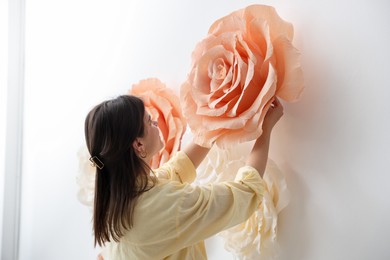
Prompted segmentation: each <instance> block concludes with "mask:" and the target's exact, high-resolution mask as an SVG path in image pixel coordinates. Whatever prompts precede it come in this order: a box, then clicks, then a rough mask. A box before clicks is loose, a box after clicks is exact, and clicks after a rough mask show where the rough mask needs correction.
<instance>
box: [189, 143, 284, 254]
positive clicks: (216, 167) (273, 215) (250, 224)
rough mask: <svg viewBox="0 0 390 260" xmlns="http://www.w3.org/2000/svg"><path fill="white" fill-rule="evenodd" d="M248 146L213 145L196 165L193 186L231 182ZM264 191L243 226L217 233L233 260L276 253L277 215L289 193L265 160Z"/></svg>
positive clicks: (270, 164) (282, 177) (248, 148)
mask: <svg viewBox="0 0 390 260" xmlns="http://www.w3.org/2000/svg"><path fill="white" fill-rule="evenodd" d="M252 146H253V142H252V143H242V144H239V145H237V146H236V147H234V149H233V148H231V149H228V150H222V149H220V148H218V147H217V146H213V147H212V148H211V150H210V152H209V154H208V156H207V157H206V159H205V160H204V161H203V162H202V164H201V165H200V166H199V168H198V169H199V176H198V178H197V180H196V182H195V183H196V184H203V183H212V182H221V181H233V180H234V178H235V175H236V173H237V171H238V169H239V168H240V167H242V166H244V165H245V161H246V158H247V157H248V156H249V153H250V151H251V148H252ZM263 179H264V182H265V191H264V196H263V200H262V203H261V204H260V207H259V209H258V210H256V211H255V212H254V214H253V215H252V216H251V217H250V218H249V219H248V220H247V221H245V222H244V223H241V224H239V225H237V226H234V227H232V228H230V229H228V230H225V231H223V232H221V233H220V235H221V236H222V237H223V238H224V241H225V248H226V250H228V251H230V252H232V253H233V255H234V256H235V257H236V258H237V259H243V260H249V259H251V260H253V259H256V260H257V259H267V260H268V259H274V258H275V257H276V256H277V254H278V243H277V224H278V214H279V213H280V211H281V210H282V209H283V208H285V207H286V206H287V204H288V202H289V197H290V195H289V192H288V189H287V184H286V180H285V178H284V176H283V173H282V172H281V171H280V170H279V168H278V167H277V165H276V164H275V162H274V161H272V160H271V159H268V163H267V167H266V170H265V173H264V176H263Z"/></svg>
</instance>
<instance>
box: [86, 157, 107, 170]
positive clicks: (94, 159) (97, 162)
mask: <svg viewBox="0 0 390 260" xmlns="http://www.w3.org/2000/svg"><path fill="white" fill-rule="evenodd" d="M89 160H90V162H91V163H92V166H94V167H98V168H99V170H101V169H103V167H104V163H103V162H102V161H101V160H100V159H99V157H97V156H93V157H91V158H89Z"/></svg>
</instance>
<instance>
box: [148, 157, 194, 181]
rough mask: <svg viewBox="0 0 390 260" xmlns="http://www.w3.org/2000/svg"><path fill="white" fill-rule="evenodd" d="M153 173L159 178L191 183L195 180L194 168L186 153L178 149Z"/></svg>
mask: <svg viewBox="0 0 390 260" xmlns="http://www.w3.org/2000/svg"><path fill="white" fill-rule="evenodd" d="M155 174H156V175H157V177H158V178H159V179H168V180H173V181H179V182H181V183H186V182H187V183H191V182H193V181H194V180H195V177H196V169H195V166H194V164H193V163H192V161H191V159H190V158H188V156H187V154H186V153H185V152H183V151H179V152H177V153H176V154H175V155H174V156H173V157H172V158H171V159H170V160H169V161H168V162H166V163H165V164H163V165H162V166H161V167H160V168H158V169H157V170H155Z"/></svg>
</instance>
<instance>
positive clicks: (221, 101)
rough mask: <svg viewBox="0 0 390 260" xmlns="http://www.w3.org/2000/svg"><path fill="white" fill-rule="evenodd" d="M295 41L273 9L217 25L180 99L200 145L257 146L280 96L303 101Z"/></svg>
mask: <svg viewBox="0 0 390 260" xmlns="http://www.w3.org/2000/svg"><path fill="white" fill-rule="evenodd" d="M292 40H293V26H292V25H291V24H290V23H287V22H285V21H284V20H282V19H281V18H280V17H279V16H278V14H277V13H276V11H275V9H274V8H273V7H270V6H265V5H251V6H248V7H246V8H245V9H241V10H238V11H235V12H233V13H231V14H229V15H227V16H225V17H223V18H221V19H219V20H217V21H216V22H214V23H213V24H212V26H211V27H210V29H209V33H208V35H207V37H206V38H205V39H203V40H202V41H201V42H199V43H198V44H197V45H196V47H195V50H194V51H193V53H192V65H191V70H190V73H189V75H188V78H187V80H186V81H185V82H184V83H183V84H182V86H181V93H180V96H181V100H182V105H183V112H184V115H185V117H186V118H187V120H188V124H189V126H190V128H191V130H192V132H193V133H194V141H195V142H196V143H198V144H200V145H203V146H207V147H210V146H211V144H212V143H213V142H216V144H217V145H218V146H219V147H231V146H232V145H234V144H237V143H241V142H246V141H250V140H254V139H256V138H257V137H259V136H260V135H261V133H262V127H261V125H262V122H263V119H264V116H265V114H266V112H267V111H268V109H269V106H270V104H271V102H272V99H273V98H274V97H275V96H277V97H280V98H281V99H283V100H285V101H295V100H297V99H298V98H299V96H300V94H301V92H302V90H303V75H302V70H301V67H300V62H299V57H300V55H299V53H298V51H297V50H296V49H295V47H294V46H293V44H292Z"/></svg>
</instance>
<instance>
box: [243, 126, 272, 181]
mask: <svg viewBox="0 0 390 260" xmlns="http://www.w3.org/2000/svg"><path fill="white" fill-rule="evenodd" d="M270 138H271V132H270V131H264V132H263V134H262V135H261V136H260V137H259V138H258V139H257V140H256V142H255V144H254V146H253V149H252V152H251V153H250V155H249V158H248V160H247V165H249V166H252V167H253V168H255V169H256V170H257V171H258V172H259V174H260V176H261V177H263V175H264V171H265V167H266V165H267V160H268V151H269V143H270Z"/></svg>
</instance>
